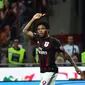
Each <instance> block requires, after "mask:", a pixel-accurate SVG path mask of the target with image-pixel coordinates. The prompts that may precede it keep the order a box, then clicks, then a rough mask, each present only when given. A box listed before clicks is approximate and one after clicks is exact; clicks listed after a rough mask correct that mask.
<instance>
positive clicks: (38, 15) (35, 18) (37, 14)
mask: <svg viewBox="0 0 85 85" xmlns="http://www.w3.org/2000/svg"><path fill="white" fill-rule="evenodd" d="M45 15H46V14H42V13H36V14H35V15H34V16H33V18H32V19H33V20H37V19H40V18H41V17H43V16H45Z"/></svg>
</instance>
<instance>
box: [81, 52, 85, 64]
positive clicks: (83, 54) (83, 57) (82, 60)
mask: <svg viewBox="0 0 85 85" xmlns="http://www.w3.org/2000/svg"><path fill="white" fill-rule="evenodd" d="M81 63H82V66H85V52H82V53H81Z"/></svg>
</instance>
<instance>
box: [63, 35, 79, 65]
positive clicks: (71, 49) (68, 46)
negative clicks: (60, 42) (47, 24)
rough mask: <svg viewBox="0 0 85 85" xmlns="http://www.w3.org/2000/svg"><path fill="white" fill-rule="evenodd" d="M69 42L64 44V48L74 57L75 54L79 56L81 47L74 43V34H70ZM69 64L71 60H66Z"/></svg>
mask: <svg viewBox="0 0 85 85" xmlns="http://www.w3.org/2000/svg"><path fill="white" fill-rule="evenodd" d="M67 41H68V43H67V44H65V45H64V46H63V48H64V50H65V51H66V52H67V53H68V54H69V56H71V57H73V56H74V55H75V56H77V57H78V60H79V59H80V58H79V53H80V51H79V47H78V45H75V44H74V38H73V36H72V35H69V36H68V40H67ZM66 63H67V64H69V61H66Z"/></svg>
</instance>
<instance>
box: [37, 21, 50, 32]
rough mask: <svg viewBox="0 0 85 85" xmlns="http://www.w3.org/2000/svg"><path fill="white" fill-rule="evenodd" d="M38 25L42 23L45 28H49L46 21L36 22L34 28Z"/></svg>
mask: <svg viewBox="0 0 85 85" xmlns="http://www.w3.org/2000/svg"><path fill="white" fill-rule="evenodd" d="M39 25H44V26H45V27H46V29H48V30H49V29H50V27H49V24H48V22H47V21H40V22H38V23H36V28H37V27H38V26H39Z"/></svg>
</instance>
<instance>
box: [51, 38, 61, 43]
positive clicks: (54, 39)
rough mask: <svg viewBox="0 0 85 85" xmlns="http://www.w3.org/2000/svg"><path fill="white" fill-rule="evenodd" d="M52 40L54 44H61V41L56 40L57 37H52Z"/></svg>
mask: <svg viewBox="0 0 85 85" xmlns="http://www.w3.org/2000/svg"><path fill="white" fill-rule="evenodd" d="M50 39H51V40H52V41H53V42H57V43H60V40H59V39H57V38H55V37H50Z"/></svg>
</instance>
